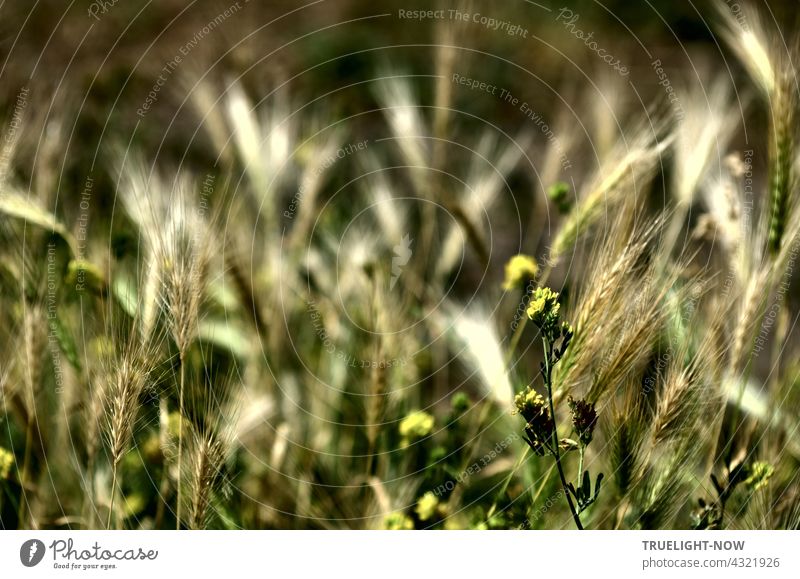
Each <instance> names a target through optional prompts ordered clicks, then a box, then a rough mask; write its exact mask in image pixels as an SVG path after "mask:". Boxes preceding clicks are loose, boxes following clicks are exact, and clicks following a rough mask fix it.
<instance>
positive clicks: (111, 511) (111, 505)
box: [106, 461, 119, 531]
mask: <svg viewBox="0 0 800 579" xmlns="http://www.w3.org/2000/svg"><path fill="white" fill-rule="evenodd" d="M118 464H119V463H117V461H114V465H113V466H112V468H111V500H110V502H109V505H108V520H107V521H106V530H107V531H108V530H109V529H111V518H112V516H113V514H114V498H115V497H116V496H117V467H118Z"/></svg>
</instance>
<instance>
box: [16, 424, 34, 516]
mask: <svg viewBox="0 0 800 579" xmlns="http://www.w3.org/2000/svg"><path fill="white" fill-rule="evenodd" d="M31 444H33V422H32V421H31V419H30V415H29V418H28V423H27V425H26V427H25V454H24V458H23V459H22V471H21V472H20V473H19V490H20V499H19V509H18V511H17V529H19V530H22V529H23V528H24V526H23V518H24V517H25V507H26V505H27V504H28V493H27V491H26V490H25V485H26V484H27V480H28V466H29V465H30V461H31Z"/></svg>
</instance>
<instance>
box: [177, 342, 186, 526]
mask: <svg viewBox="0 0 800 579" xmlns="http://www.w3.org/2000/svg"><path fill="white" fill-rule="evenodd" d="M180 362H181V384H180V388H179V391H178V479H177V487H178V488H177V491H178V493H177V494H178V498H177V503H178V504H177V505H176V507H175V529H176V530H180V528H181V503H182V499H183V496H182V489H181V470H182V469H181V465H182V464H183V461H182V457H183V410H184V409H183V386H184V381H185V379H186V363H185V362H186V360H185V357H184V354H183V353H181V355H180Z"/></svg>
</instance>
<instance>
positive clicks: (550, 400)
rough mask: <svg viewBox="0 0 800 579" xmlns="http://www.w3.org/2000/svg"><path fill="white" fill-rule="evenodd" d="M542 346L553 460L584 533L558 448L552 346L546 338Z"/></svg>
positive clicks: (568, 501)
mask: <svg viewBox="0 0 800 579" xmlns="http://www.w3.org/2000/svg"><path fill="white" fill-rule="evenodd" d="M542 344H543V346H544V372H545V376H544V377H545V385H546V386H547V402H548V403H549V404H550V416H551V417H552V419H553V443H552V444H553V448H552V449H551V450H552V452H553V458H555V461H556V468H557V469H558V476H559V478H560V479H561V487H562V488H563V489H564V495H565V496H566V497H567V504H568V505H569V510H570V513H572V519H573V520H574V521H575V526H576V527H578V530H579V531H582V530H583V525H582V524H581V518H580V517H579V516H578V513H577V511H576V510H575V505H574V504H573V503H572V497H571V496H570V494H569V488H567V478H566V477H565V476H564V468H563V466H562V465H561V451H560V449H559V446H558V423H557V422H558V421H557V420H556V411H555V406H554V405H553V385H552V379H551V370H552V368H551V367H550V355H551V353H552V346H551V345H550V344H548V342H547V339H546V338H544V337H543V338H542Z"/></svg>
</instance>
